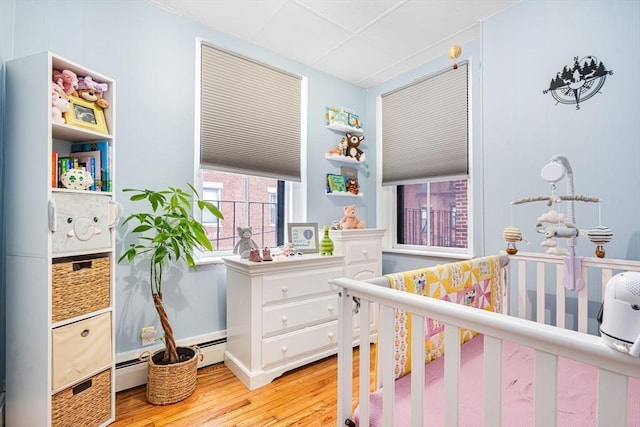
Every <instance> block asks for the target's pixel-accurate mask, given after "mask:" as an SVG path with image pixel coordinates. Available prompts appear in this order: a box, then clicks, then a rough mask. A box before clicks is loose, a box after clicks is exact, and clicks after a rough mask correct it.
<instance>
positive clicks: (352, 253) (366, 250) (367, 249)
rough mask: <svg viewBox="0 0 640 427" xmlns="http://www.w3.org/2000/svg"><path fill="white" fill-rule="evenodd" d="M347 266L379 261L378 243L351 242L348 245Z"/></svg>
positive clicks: (346, 250)
mask: <svg viewBox="0 0 640 427" xmlns="http://www.w3.org/2000/svg"><path fill="white" fill-rule="evenodd" d="M345 252H346V253H345V258H346V260H347V265H351V264H354V263H358V262H362V261H379V256H380V247H379V244H378V242H377V241H371V240H370V241H364V242H351V243H349V244H347V245H346V248H345Z"/></svg>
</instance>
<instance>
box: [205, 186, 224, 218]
mask: <svg viewBox="0 0 640 427" xmlns="http://www.w3.org/2000/svg"><path fill="white" fill-rule="evenodd" d="M221 187H222V183H220V182H207V181H205V182H203V183H202V198H203V199H204V200H207V201H209V202H214V203H215V204H216V206H217V207H218V209H220V189H221ZM202 224H203V225H204V226H205V227H217V226H218V225H219V219H218V217H217V216H214V215H212V214H211V213H210V212H209V211H206V210H205V211H203V212H202Z"/></svg>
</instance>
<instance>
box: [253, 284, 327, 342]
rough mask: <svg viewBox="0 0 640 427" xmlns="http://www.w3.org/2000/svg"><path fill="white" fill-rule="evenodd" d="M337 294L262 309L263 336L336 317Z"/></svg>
mask: <svg viewBox="0 0 640 427" xmlns="http://www.w3.org/2000/svg"><path fill="white" fill-rule="evenodd" d="M337 308H338V295H337V294H333V295H327V296H324V297H320V298H314V299H312V300H303V301H296V302H292V303H288V304H282V305H273V306H269V307H266V308H264V309H263V310H262V335H263V336H264V337H268V336H273V335H276V334H280V333H284V332H288V331H291V330H294V329H300V328H302V327H304V326H308V325H315V324H318V323H321V322H326V321H329V320H335V319H337V318H338V309H337Z"/></svg>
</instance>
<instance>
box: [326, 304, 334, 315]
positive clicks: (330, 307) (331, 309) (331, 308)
mask: <svg viewBox="0 0 640 427" xmlns="http://www.w3.org/2000/svg"><path fill="white" fill-rule="evenodd" d="M327 310H329V311H330V312H331V313H333V306H332V305H330V306H329V307H327Z"/></svg>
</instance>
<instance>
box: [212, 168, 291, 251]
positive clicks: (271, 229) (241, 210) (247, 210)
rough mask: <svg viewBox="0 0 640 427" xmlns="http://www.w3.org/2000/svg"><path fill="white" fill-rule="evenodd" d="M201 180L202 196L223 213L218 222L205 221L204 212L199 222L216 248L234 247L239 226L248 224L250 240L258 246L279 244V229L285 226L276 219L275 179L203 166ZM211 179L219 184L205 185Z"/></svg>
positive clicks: (223, 249)
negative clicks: (205, 168) (214, 203)
mask: <svg viewBox="0 0 640 427" xmlns="http://www.w3.org/2000/svg"><path fill="white" fill-rule="evenodd" d="M202 181H203V184H202V185H203V194H204V198H205V199H206V200H209V201H214V202H216V203H217V205H218V208H219V209H220V212H222V214H223V215H224V220H222V221H220V224H218V223H215V222H213V221H206V218H205V215H204V214H203V221H202V222H203V225H204V226H205V229H206V231H207V235H208V236H209V240H210V241H211V243H212V244H213V248H214V250H215V251H223V252H228V251H232V250H233V248H234V246H235V244H236V243H237V241H238V232H237V228H238V227H251V230H252V232H253V240H254V241H255V242H256V243H257V244H258V246H260V247H265V246H266V247H274V246H278V245H281V244H282V238H281V237H280V239H278V229H281V230H283V229H284V227H283V224H284V221H279V218H278V213H277V212H278V193H277V187H278V181H277V180H275V179H273V178H261V177H252V176H247V175H240V174H233V173H225V172H217V171H211V170H203V171H202ZM214 183H217V186H218V188H207V186H211V185H212V184H214ZM281 199H283V198H281Z"/></svg>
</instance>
